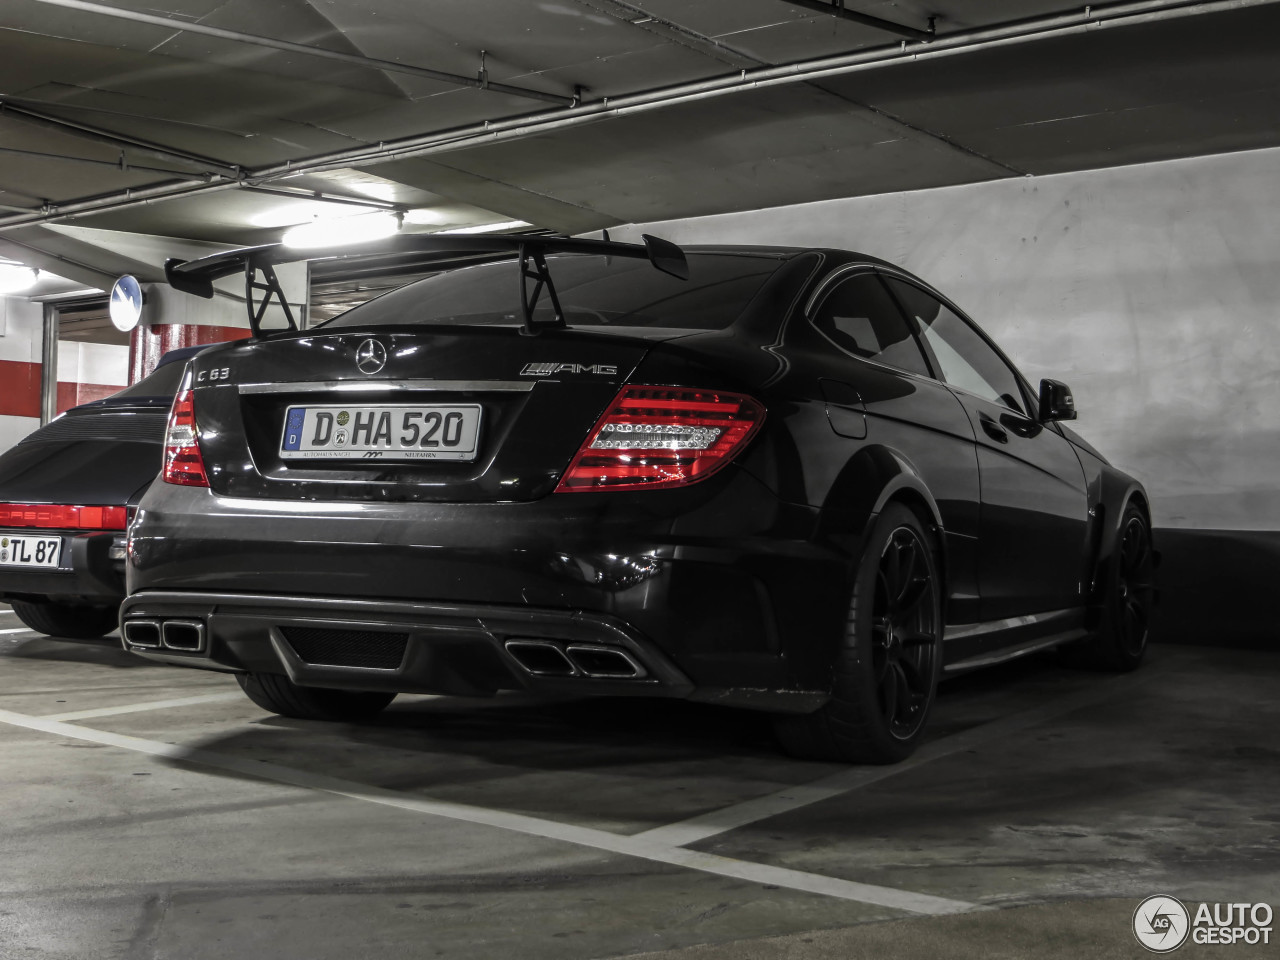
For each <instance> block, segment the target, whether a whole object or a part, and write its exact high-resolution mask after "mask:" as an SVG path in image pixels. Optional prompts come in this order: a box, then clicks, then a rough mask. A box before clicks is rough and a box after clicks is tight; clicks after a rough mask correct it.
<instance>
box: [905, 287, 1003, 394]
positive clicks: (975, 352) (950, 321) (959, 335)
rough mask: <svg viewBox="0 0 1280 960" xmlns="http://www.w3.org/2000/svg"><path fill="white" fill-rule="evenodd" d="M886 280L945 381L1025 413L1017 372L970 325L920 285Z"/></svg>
mask: <svg viewBox="0 0 1280 960" xmlns="http://www.w3.org/2000/svg"><path fill="white" fill-rule="evenodd" d="M885 282H886V283H887V284H889V286H890V287H892V288H893V292H894V293H895V294H896V295H897V297H898V299H899V300H901V301H902V305H903V306H904V307H905V308H906V310H907V313H909V314H911V315H912V316H913V317H915V319H916V323H918V324H919V325H920V333H921V335H922V336H923V337H924V339H925V340H926V341H927V342H928V344H929V347H930V349H932V350H933V355H934V356H935V357H937V358H938V365H939V366H940V367H942V377H943V379H944V380H946V381H947V383H949V384H951V385H952V386H955V387H959V388H960V389H961V390H967V391H968V392H969V393H972V394H974V395H975V396H979V397H982V399H984V400H990V401H992V402H994V403H1002V404H1004V405H1005V406H1006V407H1008V408H1009V409H1011V410H1016V411H1018V413H1021V414H1024V415H1025V414H1026V413H1027V410H1026V402H1025V401H1024V399H1023V396H1022V390H1021V388H1020V387H1019V386H1018V377H1017V375H1016V374H1015V373H1014V372H1013V370H1011V369H1010V368H1009V365H1008V364H1007V363H1005V362H1004V360H1003V359H1002V358H1001V357H1000V355H999V354H998V353H996V352H995V351H994V350H992V349H991V346H990V344H988V343H987V341H986V340H984V339H982V337H981V335H979V333H978V332H977V331H976V330H974V329H973V327H971V326H969V324H967V323H966V322H965V321H964V320H962V319H961V318H960V317H959V316H958V315H957V314H956V313H955V311H953V310H950V309H948V308H947V306H946V305H945V304H943V303H941V302H940V301H938V300H936V299H934V298H933V297H931V296H929V294H927V293H925V292H924V291H923V290H921V289H920V288H919V287H914V286H912V285H911V284H909V283H903V282H902V281H901V280H896V279H894V278H892V277H886V278H885Z"/></svg>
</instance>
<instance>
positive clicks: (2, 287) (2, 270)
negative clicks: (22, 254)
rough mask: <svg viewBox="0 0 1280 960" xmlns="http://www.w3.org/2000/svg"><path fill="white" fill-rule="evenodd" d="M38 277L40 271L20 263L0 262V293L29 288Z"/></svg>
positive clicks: (34, 283) (18, 291) (17, 291)
mask: <svg viewBox="0 0 1280 960" xmlns="http://www.w3.org/2000/svg"><path fill="white" fill-rule="evenodd" d="M39 279H40V271H39V270H37V269H35V267H28V266H25V265H23V264H21V263H0V294H6V293H21V292H22V291H24V290H30V289H31V288H32V287H34V286H35V285H36V281H37V280H39Z"/></svg>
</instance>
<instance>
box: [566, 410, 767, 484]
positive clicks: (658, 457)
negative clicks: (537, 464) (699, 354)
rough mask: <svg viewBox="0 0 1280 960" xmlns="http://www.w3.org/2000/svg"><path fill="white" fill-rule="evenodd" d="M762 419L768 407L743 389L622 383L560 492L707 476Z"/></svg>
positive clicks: (686, 481)
mask: <svg viewBox="0 0 1280 960" xmlns="http://www.w3.org/2000/svg"><path fill="white" fill-rule="evenodd" d="M763 422H764V407H763V406H762V405H761V404H760V402H759V401H757V400H754V399H752V398H751V397H748V396H746V395H744V394H741V393H729V392H727V391H724V390H698V389H691V388H686V387H648V386H644V387H642V386H635V387H623V388H622V391H621V392H620V393H619V394H618V395H617V396H616V397H615V398H614V399H613V402H612V403H610V404H609V406H608V408H607V409H606V410H605V412H604V416H602V417H601V418H600V419H599V420H598V421H597V422H596V425H595V426H594V427H592V428H591V432H590V433H589V434H587V439H586V440H585V441H584V442H583V444H582V447H581V448H580V449H579V450H578V452H577V454H576V455H575V456H574V458H573V460H572V461H571V462H570V464H569V469H568V470H566V471H565V472H564V476H562V477H561V478H560V484H559V486H557V487H556V492H557V493H574V492H588V491H600V490H660V489H664V488H668V487H682V486H686V485H687V484H690V483H696V482H698V481H699V480H705V479H706V478H707V477H709V476H711V475H712V474H714V473H715V472H716V471H717V470H719V469H720V468H721V467H723V466H724V465H725V464H727V463H729V461H730V460H732V459H733V458H734V457H735V456H736V455H737V454H738V453H740V452H741V451H742V449H743V448H744V447H745V446H746V445H747V442H748V441H749V440H750V439H751V438H752V436H754V435H755V432H756V431H757V430H758V429H760V424H761V423H763Z"/></svg>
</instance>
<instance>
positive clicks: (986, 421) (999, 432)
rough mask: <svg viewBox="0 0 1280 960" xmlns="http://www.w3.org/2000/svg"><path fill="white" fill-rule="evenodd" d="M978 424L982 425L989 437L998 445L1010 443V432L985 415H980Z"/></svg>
mask: <svg viewBox="0 0 1280 960" xmlns="http://www.w3.org/2000/svg"><path fill="white" fill-rule="evenodd" d="M978 422H979V423H980V424H982V429H983V430H984V431H986V434H987V436H988V437H990V438H991V439H992V440H995V441H996V442H997V443H1008V442H1009V431H1007V430H1006V429H1005V428H1004V427H1002V426H1000V424H998V423H996V422H995V421H994V420H992V419H991V418H990V417H988V416H987V415H986V414H985V413H980V414H978Z"/></svg>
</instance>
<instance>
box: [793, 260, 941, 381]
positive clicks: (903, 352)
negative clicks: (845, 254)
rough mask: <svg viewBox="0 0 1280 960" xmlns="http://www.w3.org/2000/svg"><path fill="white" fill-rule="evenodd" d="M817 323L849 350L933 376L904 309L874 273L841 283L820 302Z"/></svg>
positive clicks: (814, 318) (910, 370)
mask: <svg viewBox="0 0 1280 960" xmlns="http://www.w3.org/2000/svg"><path fill="white" fill-rule="evenodd" d="M813 325H814V326H815V327H817V328H818V329H819V330H820V331H821V332H822V334H823V335H824V336H825V337H826V338H827V339H828V340H830V341H831V342H832V343H834V344H835V345H836V346H837V347H839V348H840V349H841V350H844V351H845V352H846V353H851V354H853V355H854V356H856V357H865V358H866V359H868V360H874V361H876V362H877V363H883V364H887V365H888V366H891V367H897V368H898V369H899V370H906V371H908V372H910V373H918V374H921V375H922V376H926V377H927V376H931V374H930V373H929V365H928V363H926V362H925V359H924V353H923V352H922V351H921V349H920V345H919V344H918V343H916V340H915V337H913V336H912V335H911V329H910V328H909V327H908V326H907V322H906V320H905V319H904V318H903V316H902V311H901V310H899V309H898V305H897V304H896V303H894V302H893V298H892V297H891V296H889V292H888V291H887V290H885V288H884V284H883V283H881V282H880V279H879V278H878V277H877V276H876V275H875V274H873V273H860V274H857V275H856V276H853V277H850V278H849V279H848V280H844V281H842V282H841V283H839V284H837V285H836V287H835V289H833V290H832V291H831V292H830V293H828V294H827V295H826V297H825V298H823V301H822V303H821V304H820V305H819V306H818V312H817V313H816V314H815V315H814V317H813Z"/></svg>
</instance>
